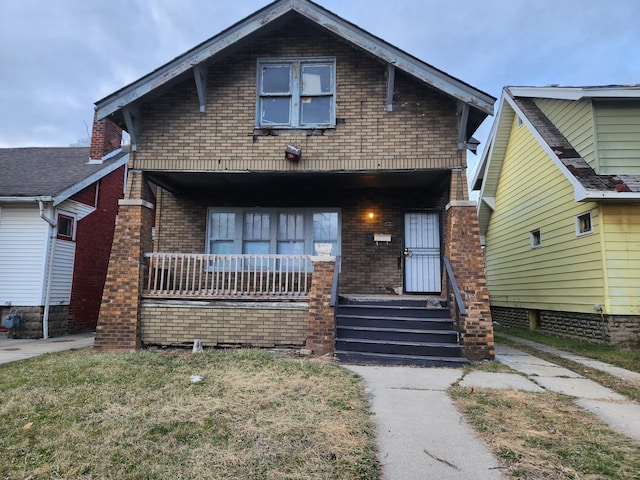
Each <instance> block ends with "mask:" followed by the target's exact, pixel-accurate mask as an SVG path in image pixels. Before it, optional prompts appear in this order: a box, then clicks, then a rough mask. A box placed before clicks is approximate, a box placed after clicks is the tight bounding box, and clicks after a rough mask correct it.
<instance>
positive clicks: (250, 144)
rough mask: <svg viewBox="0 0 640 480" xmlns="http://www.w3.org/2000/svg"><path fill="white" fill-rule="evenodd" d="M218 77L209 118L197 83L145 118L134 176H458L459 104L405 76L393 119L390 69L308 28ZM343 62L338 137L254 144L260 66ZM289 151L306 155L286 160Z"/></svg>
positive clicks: (254, 50) (211, 88)
mask: <svg viewBox="0 0 640 480" xmlns="http://www.w3.org/2000/svg"><path fill="white" fill-rule="evenodd" d="M299 23H300V24H301V25H298V26H296V25H295V24H291V25H289V26H287V27H285V28H284V29H283V32H284V35H279V36H274V37H273V38H271V37H270V38H265V39H264V40H263V41H260V42H259V43H256V44H252V46H251V47H250V48H245V49H241V50H239V51H238V52H235V53H234V54H233V55H232V56H229V57H227V58H225V59H224V60H222V61H220V62H219V63H218V64H216V65H214V66H212V67H211V68H210V69H209V74H208V76H207V105H206V111H205V112H204V113H200V112H199V109H198V105H197V99H198V96H197V93H196V87H195V82H194V81H193V79H192V78H191V79H190V80H188V81H185V82H183V83H181V84H178V85H177V86H175V87H174V88H173V89H171V90H169V91H167V92H166V93H165V94H164V95H163V96H160V97H157V98H154V101H153V103H151V104H146V105H143V106H142V107H141V110H140V118H139V120H140V130H139V131H140V133H139V136H138V150H137V153H136V155H135V159H134V162H133V164H132V168H140V169H149V170H163V169H164V170H175V169H179V170H182V169H184V170H201V171H238V170H252V171H335V170H382V169H434V168H451V167H455V166H458V165H461V164H462V163H464V152H459V151H458V150H457V145H456V139H457V116H456V102H455V101H454V100H452V99H450V98H449V97H447V96H445V95H443V94H441V93H438V92H437V91H435V90H433V89H430V88H427V87H426V86H424V85H423V84H420V83H419V82H416V81H414V80H412V79H411V78H410V77H408V76H407V75H406V74H403V73H402V72H400V71H397V72H396V77H395V78H396V80H395V89H394V90H395V91H394V99H395V100H394V109H393V111H392V112H387V111H386V109H385V104H386V95H387V94H386V89H387V80H386V75H385V71H386V70H385V68H386V67H385V65H384V64H383V63H382V62H380V61H378V60H376V59H374V58H372V57H371V56H369V55H367V54H364V53H363V52H362V51H359V50H356V49H353V48H351V47H349V46H348V45H347V44H346V43H344V42H340V41H338V40H336V39H335V38H334V37H331V36H329V35H327V34H326V33H323V32H322V31H320V30H318V29H317V28H316V27H313V26H312V25H310V24H309V25H308V24H305V23H304V22H299ZM302 53H304V56H305V57H314V56H335V57H336V75H337V78H336V82H337V92H336V101H337V105H336V117H337V126H336V128H335V129H329V130H324V131H323V133H324V134H323V135H307V133H308V131H306V132H300V131H298V132H297V133H295V132H287V131H280V132H279V135H276V136H255V137H254V136H253V135H252V133H253V131H254V125H255V111H256V108H255V105H256V65H257V60H258V58H263V57H268V58H274V57H298V56H300V55H301V54H302ZM287 144H295V145H298V146H300V147H301V148H302V159H301V160H300V161H299V162H288V161H286V160H285V159H284V149H285V146H286V145H287Z"/></svg>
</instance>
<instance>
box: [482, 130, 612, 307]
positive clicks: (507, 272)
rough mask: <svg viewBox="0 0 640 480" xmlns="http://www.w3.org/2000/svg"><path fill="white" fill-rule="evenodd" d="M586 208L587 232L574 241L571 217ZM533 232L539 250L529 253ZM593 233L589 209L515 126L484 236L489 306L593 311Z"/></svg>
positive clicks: (598, 286) (596, 258) (596, 260)
mask: <svg viewBox="0 0 640 480" xmlns="http://www.w3.org/2000/svg"><path fill="white" fill-rule="evenodd" d="M589 210H592V216H593V230H594V233H592V234H589V235H584V236H581V237H577V236H576V230H575V216H576V215H579V214H581V213H583V212H586V211H589ZM536 229H539V230H540V232H541V239H542V246H541V247H539V248H531V244H530V232H532V231H533V230H536ZM599 232H600V226H599V215H598V210H597V209H596V208H595V205H594V204H588V203H585V204H580V203H576V202H575V201H574V200H573V187H572V186H571V185H570V183H569V182H568V181H567V180H566V178H565V177H564V176H563V175H562V174H561V173H560V171H559V170H558V169H557V168H556V167H555V164H554V163H553V162H552V161H551V159H549V157H548V156H547V155H546V153H545V152H544V151H543V149H542V148H541V147H540V145H539V143H538V142H537V141H536V139H535V138H534V136H533V135H532V134H531V132H530V131H529V130H528V128H527V127H526V126H524V125H523V126H521V127H520V128H518V127H517V122H516V121H514V122H513V126H512V130H511V137H510V142H509V145H508V147H507V150H506V156H505V161H504V165H503V168H502V174H501V179H500V183H499V185H498V188H497V191H496V211H495V212H494V213H493V214H492V216H491V219H490V222H489V227H488V231H487V249H486V265H487V280H488V285H489V292H490V296H491V304H492V306H497V307H520V308H528V309H538V310H567V311H577V312H585V313H593V305H594V304H595V303H602V302H603V299H604V283H603V266H602V261H601V247H600V239H599V235H600V233H599Z"/></svg>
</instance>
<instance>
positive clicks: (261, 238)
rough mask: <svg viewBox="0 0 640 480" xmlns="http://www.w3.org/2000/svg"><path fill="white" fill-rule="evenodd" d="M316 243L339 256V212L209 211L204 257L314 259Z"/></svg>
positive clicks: (293, 209)
mask: <svg viewBox="0 0 640 480" xmlns="http://www.w3.org/2000/svg"><path fill="white" fill-rule="evenodd" d="M316 243H331V244H332V245H333V253H332V254H333V255H339V252H340V212H339V211H338V210H326V209H305V208H283V209H278V208H274V209H262V208H259V209H258V208H215V207H210V208H209V209H208V220H207V253H213V254H219V255H223V254H251V255H263V254H264V255H266V254H283V255H316V254H317V252H316V251H315V247H314V245H315V244H316Z"/></svg>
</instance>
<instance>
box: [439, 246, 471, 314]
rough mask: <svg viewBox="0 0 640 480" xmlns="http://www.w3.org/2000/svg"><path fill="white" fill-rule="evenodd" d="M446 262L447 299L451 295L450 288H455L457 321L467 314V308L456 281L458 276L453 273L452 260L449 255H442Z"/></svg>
mask: <svg viewBox="0 0 640 480" xmlns="http://www.w3.org/2000/svg"><path fill="white" fill-rule="evenodd" d="M442 260H443V262H444V266H445V268H446V270H447V300H448V299H449V296H450V290H453V297H454V298H455V304H456V321H458V322H459V321H460V316H461V315H462V316H463V317H466V316H467V309H466V308H465V307H464V302H463V301H462V295H460V289H459V288H458V284H457V283H456V277H455V276H454V275H453V268H452V267H451V262H450V261H449V259H448V258H447V257H442Z"/></svg>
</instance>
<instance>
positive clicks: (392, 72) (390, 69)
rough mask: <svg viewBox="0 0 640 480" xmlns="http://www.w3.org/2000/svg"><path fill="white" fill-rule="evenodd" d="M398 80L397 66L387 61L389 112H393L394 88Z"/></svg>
mask: <svg viewBox="0 0 640 480" xmlns="http://www.w3.org/2000/svg"><path fill="white" fill-rule="evenodd" d="M395 81H396V67H395V65H393V64H391V63H387V112H393V89H394V88H395Z"/></svg>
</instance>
